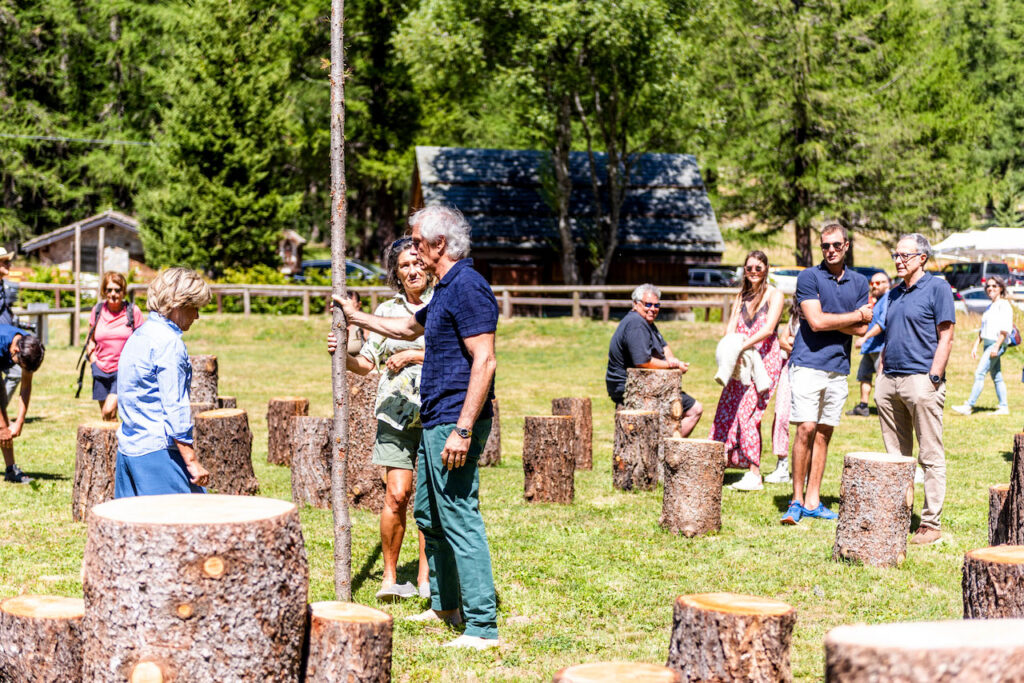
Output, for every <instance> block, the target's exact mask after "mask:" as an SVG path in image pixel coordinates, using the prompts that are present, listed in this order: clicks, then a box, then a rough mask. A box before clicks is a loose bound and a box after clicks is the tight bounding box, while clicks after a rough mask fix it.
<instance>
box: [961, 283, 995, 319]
mask: <svg viewBox="0 0 1024 683" xmlns="http://www.w3.org/2000/svg"><path fill="white" fill-rule="evenodd" d="M957 294H959V295H960V296H962V297H963V301H964V306H966V308H967V312H968V313H975V314H977V315H981V314H982V313H984V312H985V309H987V308H988V307H989V304H991V303H992V300H991V299H989V298H988V294H986V293H985V288H984V287H968V288H967V289H964V290H960V291H958V292H957Z"/></svg>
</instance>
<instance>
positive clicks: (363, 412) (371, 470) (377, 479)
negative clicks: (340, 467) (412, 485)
mask: <svg viewBox="0 0 1024 683" xmlns="http://www.w3.org/2000/svg"><path fill="white" fill-rule="evenodd" d="M379 383H380V374H379V373H377V372H370V373H367V374H365V375H357V374H355V373H354V372H350V373H348V399H349V400H348V499H349V503H351V504H352V505H354V506H355V507H357V508H362V509H364V510H371V511H373V512H380V511H381V510H382V509H383V508H384V494H385V492H386V491H387V482H386V480H385V470H384V468H383V467H381V466H380V465H374V464H373V463H372V462H370V460H371V459H372V458H373V445H374V443H375V442H376V441H377V413H376V411H375V410H374V404H375V403H376V401H377V385H378V384H379Z"/></svg>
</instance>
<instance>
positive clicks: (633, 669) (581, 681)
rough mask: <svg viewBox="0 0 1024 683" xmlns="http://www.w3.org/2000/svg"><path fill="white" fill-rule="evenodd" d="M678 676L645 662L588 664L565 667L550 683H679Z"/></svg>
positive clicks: (662, 667)
mask: <svg viewBox="0 0 1024 683" xmlns="http://www.w3.org/2000/svg"><path fill="white" fill-rule="evenodd" d="M681 680H682V679H681V678H680V676H679V674H678V673H676V672H675V671H673V670H672V669H670V668H668V667H667V666H661V665H659V664H647V663H645V662H589V663H587V664H576V665H575V666H567V667H565V668H564V669H562V670H560V671H558V672H557V673H555V677H554V678H552V679H551V681H552V683H679V682H680V681H681Z"/></svg>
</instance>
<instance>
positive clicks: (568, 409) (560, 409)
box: [551, 398, 594, 470]
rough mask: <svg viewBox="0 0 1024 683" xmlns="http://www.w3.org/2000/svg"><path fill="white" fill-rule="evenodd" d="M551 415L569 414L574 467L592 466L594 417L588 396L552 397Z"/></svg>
mask: <svg viewBox="0 0 1024 683" xmlns="http://www.w3.org/2000/svg"><path fill="white" fill-rule="evenodd" d="M551 414H552V415H569V416H570V417H572V422H573V451H574V454H575V457H576V469H578V470H589V469H593V468H594V446H593V442H594V419H593V417H592V415H591V410H590V399H589V398H553V399H551Z"/></svg>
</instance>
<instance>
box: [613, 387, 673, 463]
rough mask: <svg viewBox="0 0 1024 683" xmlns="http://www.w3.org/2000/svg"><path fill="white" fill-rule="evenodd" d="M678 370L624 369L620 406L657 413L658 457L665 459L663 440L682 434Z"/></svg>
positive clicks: (661, 459)
mask: <svg viewBox="0 0 1024 683" xmlns="http://www.w3.org/2000/svg"><path fill="white" fill-rule="evenodd" d="M682 382H683V372H682V370H647V369H644V368H629V369H628V370H626V392H625V394H624V396H623V399H622V407H623V408H627V409H629V410H654V411H657V412H658V414H659V415H661V438H659V439H658V460H659V461H662V462H663V461H664V460H665V445H664V440H665V439H670V438H672V437H677V438H678V437H680V436H681V435H682V432H681V430H682V421H683V390H682Z"/></svg>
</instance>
